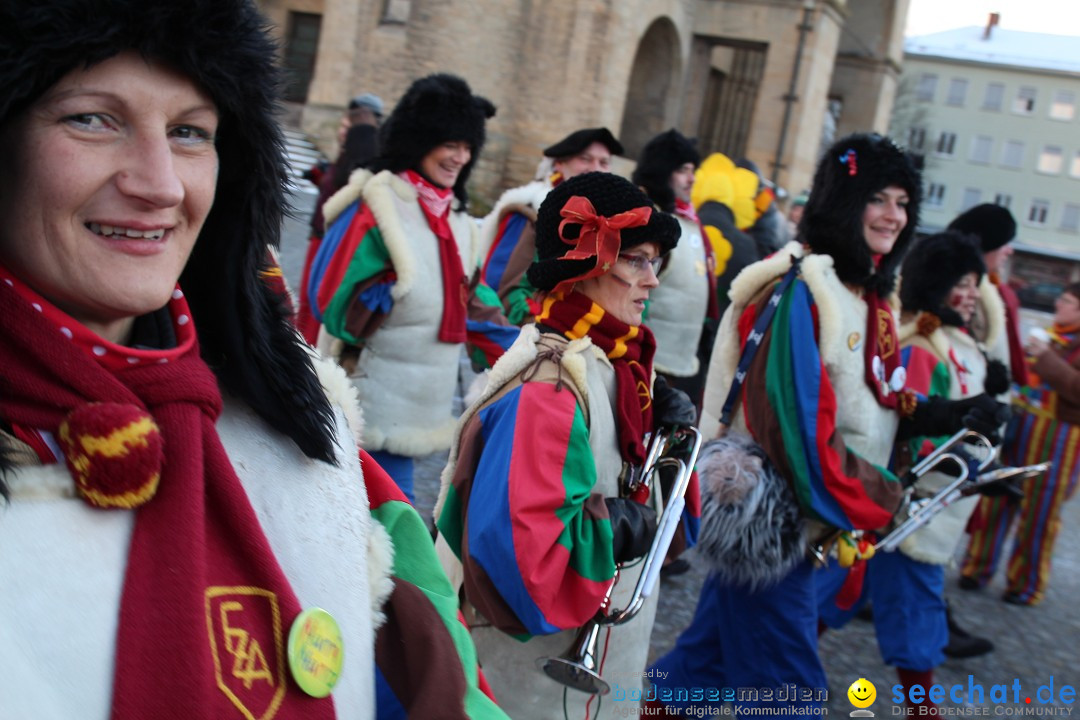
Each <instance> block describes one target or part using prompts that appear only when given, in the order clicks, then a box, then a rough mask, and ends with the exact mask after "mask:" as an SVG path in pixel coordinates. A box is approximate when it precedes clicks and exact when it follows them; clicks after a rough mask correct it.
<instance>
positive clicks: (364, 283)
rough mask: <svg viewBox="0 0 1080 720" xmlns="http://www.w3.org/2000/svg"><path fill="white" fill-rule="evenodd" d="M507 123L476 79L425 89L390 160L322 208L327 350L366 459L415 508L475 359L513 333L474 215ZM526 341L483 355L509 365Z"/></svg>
mask: <svg viewBox="0 0 1080 720" xmlns="http://www.w3.org/2000/svg"><path fill="white" fill-rule="evenodd" d="M494 115H495V106H494V105H492V104H491V103H490V102H488V100H487V99H485V98H483V97H481V96H479V95H474V94H473V92H472V89H471V88H470V87H469V85H468V83H466V82H465V81H464V80H463V79H461V78H459V77H457V76H454V75H448V74H437V75H429V76H427V77H423V78H420V79H419V80H417V81H416V82H414V83H413V84H412V85H411V86H410V87H409V89H408V90H407V91H406V92H405V94H404V95H403V96H402V98H401V100H400V101H399V102H398V104H397V106H396V107H395V108H394V111H393V112H392V113H391V114H390V117H389V118H388V119H387V121H386V123H385V124H384V125H383V126H382V128H381V129H380V134H379V154H378V156H377V157H376V158H375V159H374V160H372V161H371V162H370V163H368V165H367V170H364V171H356V172H354V173H353V174H352V176H351V177H350V178H349V182H348V184H347V185H345V187H343V188H342V189H341V190H340V191H339V192H338V193H337V194H335V195H334V196H332V197H331V198H330V199H329V200H328V201H327V202H326V204H325V205H324V206H323V215H324V217H325V218H326V227H327V231H326V235H325V236H324V238H323V243H322V245H320V247H319V253H318V255H317V256H316V258H315V260H314V261H313V263H312V274H311V279H310V280H309V284H310V286H311V290H310V296H311V298H312V300H313V302H312V303H311V304H312V307H313V308H314V309H315V310H316V313H315V314H316V316H317V317H318V318H319V319H320V320H321V321H322V323H323V326H324V328H325V332H323V333H322V334H321V337H320V340H319V343H320V349H321V350H323V351H324V352H325V353H326V354H328V355H329V356H332V357H336V358H337V359H338V360H339V362H341V364H342V365H343V366H344V367H346V368H348V370H349V374H350V378H351V380H352V382H353V384H354V385H355V386H356V388H357V389H358V390H359V393H360V402H361V404H362V406H363V410H364V419H365V421H366V423H367V433H366V434H365V437H364V447H365V448H366V449H367V450H369V451H370V452H371V453H372V454H373V456H374V457H375V458H376V460H378V461H379V463H381V464H382V465H384V466H385V467H386V469H387V470H388V471H389V472H390V474H391V475H392V476H393V478H394V480H395V481H397V483H398V486H399V487H401V489H402V490H403V491H404V492H405V494H406V495H407V496H409V497H410V498H411V497H412V485H413V480H412V475H413V462H414V460H413V459H414V458H415V457H419V456H422V455H428V454H430V453H433V452H438V451H440V450H445V449H446V448H447V447H448V446H449V444H450V436H451V434H452V432H453V428H454V424H455V420H454V396H455V393H456V391H457V385H458V363H459V356H460V355H461V351H462V346H463V345H464V343H465V341H466V339H467V338H469V336H470V334H471V335H472V339H473V340H476V339H477V338H478V337H480V336H481V335H484V334H485V333H489V332H491V333H499V332H500V331H501V330H502V328H503V327H504V326H505V325H506V324H507V323H506V321H505V319H503V318H501V308H500V307H499V301H498V298H497V297H496V296H495V295H494V293H491V294H490V295H487V296H485V295H484V293H485V292H486V291H487V289H486V288H484V287H482V286H480V285H479V283H478V282H473V280H474V276H475V275H476V274H477V272H478V270H477V268H478V266H479V243H478V237H477V235H478V233H477V228H476V223H475V222H474V221H473V219H472V218H470V217H469V215H468V213H467V212H466V207H467V202H468V199H469V196H468V193H467V192H466V189H465V184H466V182H467V181H468V179H469V174H470V173H471V171H472V168H473V167H474V166H475V164H476V161H477V158H478V157H479V155H480V151H481V150H482V148H483V147H484V137H485V124H486V121H487V119H488V118H490V117H492V116H494ZM368 170H370V172H369V171H368ZM485 297H486V298H487V299H486V300H485ZM479 311H486V314H485V313H484V312H479ZM493 318H494V319H493ZM515 334H516V333H514V332H510V333H508V334H504V336H503V340H502V344H501V345H500V344H499V341H498V340H493V341H492V342H489V343H487V344H484V343H483V340H484V339H487V336H485V338H481V340H480V344H481V345H483V346H484V347H487V348H488V349H489V352H490V353H492V354H495V355H497V354H498V353H501V351H502V348H503V347H505V346H508V345H509V344H510V342H512V339H513V336H514V335H515Z"/></svg>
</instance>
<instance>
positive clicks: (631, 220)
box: [553, 195, 652, 292]
mask: <svg viewBox="0 0 1080 720" xmlns="http://www.w3.org/2000/svg"><path fill="white" fill-rule="evenodd" d="M559 215H561V216H562V218H563V219H562V221H561V222H560V223H559V239H560V240H562V241H563V242H564V243H566V244H567V245H573V246H574V248H573V250H568V251H567V252H566V254H564V255H563V256H562V257H561V258H559V259H560V260H590V259H592V258H596V263H595V264H594V265H593V267H592V269H590V270H587V271H586V272H584V273H581V274H579V275H576V276H574V277H572V278H567V279H566V280H563V281H562V282H560V283H559V284H558V285H556V286H555V287H554V289H553V292H563V291H567V290H569V289H570V287H571V286H572V285H573V284H574V283H576V282H579V281H581V280H587V279H588V278H591V277H596V276H597V275H603V274H604V273H606V272H607V271H608V270H610V269H611V266H612V265H614V264H615V261H616V260H617V259H618V257H619V249H620V248H621V247H622V237H621V235H620V231H622V230H624V229H626V228H632V227H641V226H643V225H648V224H649V218H650V217H652V208H651V207H638V208H634V209H633V210H628V211H627V212H624V213H619V214H617V215H612V216H611V217H604V216H603V215H599V214H597V212H596V208H594V207H593V204H592V203H591V202H589V198H587V197H584V196H582V195H574V196H573V197H571V198H570V199H569V200H567V201H566V204H565V205H563V208H562V210H560V211H559ZM567 225H580V226H581V229H580V230H579V231H578V236H577V239H576V240H575V239H572V238H568V237H566V235H565V234H564V231H565V228H566V226H567Z"/></svg>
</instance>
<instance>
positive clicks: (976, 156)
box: [892, 16, 1080, 310]
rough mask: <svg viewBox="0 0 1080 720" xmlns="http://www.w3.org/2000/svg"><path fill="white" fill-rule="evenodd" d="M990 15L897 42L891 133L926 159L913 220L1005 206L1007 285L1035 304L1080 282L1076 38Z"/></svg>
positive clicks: (935, 224) (938, 223)
mask: <svg viewBox="0 0 1080 720" xmlns="http://www.w3.org/2000/svg"><path fill="white" fill-rule="evenodd" d="M996 23H997V20H996V18H995V17H994V16H991V20H990V22H989V23H988V25H987V26H986V27H985V28H984V27H969V28H962V29H959V30H950V31H947V32H942V33H936V34H933V35H926V36H921V37H913V38H907V39H906V40H905V44H904V51H905V52H904V68H903V80H902V81H901V87H902V88H903V90H902V93H901V96H900V97H898V98H897V113H896V115H895V116H894V123H893V129H892V132H893V134H894V135H896V136H897V139H900V140H903V141H906V142H907V144H908V146H909V148H910V149H911V150H913V151H915V152H918V153H921V154H922V155H923V156H924V158H925V169H924V191H925V196H924V197H925V199H924V202H923V209H922V218H921V223H920V225H921V229H922V230H925V231H927V232H932V231H937V230H941V229H943V228H944V227H946V226H947V225H948V224H949V222H950V221H951V220H952V219H953V218H954V217H956V216H957V215H958V214H960V213H961V212H963V211H964V210H966V209H968V208H970V207H972V206H974V205H978V204H980V203H986V202H990V203H996V204H998V205H1002V206H1004V207H1007V208H1008V209H1009V210H1010V211H1011V212H1012V214H1013V216H1014V217H1015V218H1016V221H1017V225H1018V230H1017V239H1016V241H1015V242H1014V244H1013V247H1014V249H1015V250H1016V254H1015V255H1014V257H1013V262H1012V265H1011V272H1010V278H1009V279H1010V283H1011V284H1013V285H1014V286H1016V287H1017V289H1018V291H1019V293H1020V296H1021V300H1022V302H1023V303H1024V305H1025V306H1027V307H1031V308H1033V309H1043V310H1045V309H1049V308H1050V306H1051V305H1052V302H1053V298H1054V297H1056V295H1057V294H1058V292H1059V291H1060V288H1061V287H1062V286H1064V285H1065V284H1067V283H1069V282H1074V281H1076V280H1078V279H1080V38H1077V37H1066V36H1059V35H1046V34H1042V33H1028V32H1018V31H1010V30H1003V29H1001V28H999V27H996Z"/></svg>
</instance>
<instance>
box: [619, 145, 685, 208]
mask: <svg viewBox="0 0 1080 720" xmlns="http://www.w3.org/2000/svg"><path fill="white" fill-rule="evenodd" d="M686 163H691V164H693V165H694V166H695V167H696V166H697V165H700V164H701V155H700V154H699V153H698V151H697V148H696V147H694V141H693V140H690V139H689V138H687V137H686V136H684V135H683V134H682V133H680V132H679V131H678V130H676V129H674V128H672V129H671V130H668V131H667V132H663V133H660V134H659V135H657V136H656V137H654V138H653V139H652V140H649V142H648V143H646V144H645V148H644V149H643V150H642V151H641V157H640V158H639V159H638V165H637V167H636V168H635V169H634V174H633V175H632V176H631V178H630V179H631V180H633V182H634V184H635V185H637V186H638V187H640V188H641V189H642V190H644V191H645V193H646V194H647V195H648V196H649V197H650V198H652V201H653V202H654V203H656V206H657V207H658V208H660V209H661V210H663V211H664V212H674V211H675V192H674V191H673V190H672V189H671V173H673V172H675V171H676V170H678V169H679V168H680V167H682V166H683V165H685V164H686Z"/></svg>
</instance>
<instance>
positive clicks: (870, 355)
mask: <svg viewBox="0 0 1080 720" xmlns="http://www.w3.org/2000/svg"><path fill="white" fill-rule="evenodd" d="M863 299H864V300H865V301H866V360H865V363H864V364H865V366H866V384H867V385H869V386H870V389H871V390H873V391H874V397H875V398H877V401H878V404H879V405H881V406H882V407H887V408H891V409H894V410H895V409H896V408H897V403H898V402H899V398H898V393H900V391H901V390H903V389H904V382H905V380H906V377H905V373H904V371H903V369H902V367H901V366H900V344H899V343H898V342H897V337H896V321H895V320H894V319H893V314H892V309H891V308H890V307H889V304H888V303H887V302H885V301H884V300H882V299H881V298H879V297H878V295H877V293H876V292H872V291H867V293H866V295H864V296H863Z"/></svg>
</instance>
